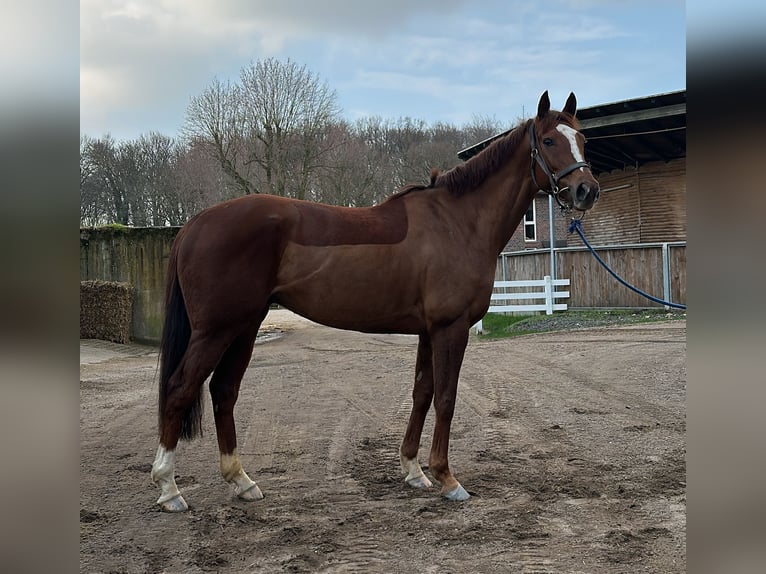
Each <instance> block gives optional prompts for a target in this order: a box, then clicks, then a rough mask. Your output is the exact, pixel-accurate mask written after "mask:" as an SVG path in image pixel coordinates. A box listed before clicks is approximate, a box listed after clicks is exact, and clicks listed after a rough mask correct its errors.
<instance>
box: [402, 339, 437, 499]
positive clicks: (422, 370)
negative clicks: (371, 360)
mask: <svg viewBox="0 0 766 574" xmlns="http://www.w3.org/2000/svg"><path fill="white" fill-rule="evenodd" d="M433 395H434V373H433V366H432V359H431V341H430V338H429V337H428V335H421V336H420V340H419V342H418V358H417V361H416V363H415V386H414V387H413V389H412V412H411V413H410V422H409V424H407V431H406V432H405V433H404V439H403V440H402V446H401V447H400V448H399V459H400V460H401V463H402V470H403V471H404V472H405V473H407V476H406V477H405V479H404V480H405V482H406V483H407V484H409V485H410V486H414V487H416V488H429V487H430V486H431V481H430V480H428V478H427V477H426V475H425V474H424V473H423V470H422V469H421V468H420V463H419V462H418V450H419V448H420V436H421V434H422V433H423V423H424V422H425V420H426V415H427V414H428V409H429V408H430V407H431V400H432V399H433Z"/></svg>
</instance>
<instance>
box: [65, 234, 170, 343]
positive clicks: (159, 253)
mask: <svg viewBox="0 0 766 574" xmlns="http://www.w3.org/2000/svg"><path fill="white" fill-rule="evenodd" d="M178 230H179V228H178V227H122V226H114V227H112V226H109V227H100V228H95V229H93V228H82V229H80V281H86V280H96V279H97V280H101V281H119V282H124V283H129V284H130V285H131V286H132V287H133V312H132V318H131V325H130V333H131V338H132V339H133V340H135V341H141V342H147V343H158V342H159V340H160V336H161V334H162V318H163V302H164V300H165V275H166V272H167V264H168V256H169V254H170V246H171V245H172V243H173V239H174V238H175V236H176V234H177V233H178Z"/></svg>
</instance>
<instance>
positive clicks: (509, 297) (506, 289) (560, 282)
mask: <svg viewBox="0 0 766 574" xmlns="http://www.w3.org/2000/svg"><path fill="white" fill-rule="evenodd" d="M568 285H569V279H551V276H550V275H546V276H545V277H544V278H543V279H538V280H528V281H495V286H494V290H493V293H492V296H491V297H490V306H489V309H487V313H516V312H528V311H545V314H546V315H552V314H553V312H554V311H566V309H567V304H566V303H556V299H566V298H568V297H569V291H558V290H557V289H556V287H566V286H568ZM530 287H531V288H538V289H539V288H540V287H542V291H529V288H530ZM516 289H527V290H526V291H517V290H516ZM541 299H542V300H543V302H542V303H539V302H538V301H539V300H541ZM501 301H502V302H503V304H502V305H500V304H498V303H499V302H501ZM510 301H516V302H515V303H509V302H510ZM524 301H529V302H528V303H524ZM473 328H474V329H475V330H476V332H477V333H481V332H483V330H484V327H483V325H482V320H481V319H479V321H478V322H477V323H476V324H475V325H474V326H473Z"/></svg>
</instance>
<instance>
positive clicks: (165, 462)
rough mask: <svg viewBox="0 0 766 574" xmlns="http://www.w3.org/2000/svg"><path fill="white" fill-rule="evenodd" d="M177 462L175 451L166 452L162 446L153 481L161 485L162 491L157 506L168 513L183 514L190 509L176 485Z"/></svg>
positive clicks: (153, 470)
mask: <svg viewBox="0 0 766 574" xmlns="http://www.w3.org/2000/svg"><path fill="white" fill-rule="evenodd" d="M175 460H176V453H175V451H174V450H166V449H165V447H164V446H162V445H160V446H159V447H158V448H157V455H156V456H155V457H154V464H153V465H152V480H153V481H154V482H156V483H157V484H158V485H159V487H160V491H161V494H160V497H159V498H158V499H157V504H159V505H160V506H161V507H162V509H163V510H167V511H168V512H182V511H184V510H186V509H187V508H188V506H187V504H186V501H185V500H184V499H183V497H182V496H181V493H180V492H179V490H178V486H177V485H176V479H175Z"/></svg>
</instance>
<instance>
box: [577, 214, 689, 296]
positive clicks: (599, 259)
mask: <svg viewBox="0 0 766 574" xmlns="http://www.w3.org/2000/svg"><path fill="white" fill-rule="evenodd" d="M573 231H576V232H577V235H579V236H580V239H582V241H583V243H585V246H586V247H587V248H588V249H589V250H590V252H591V253H593V257H595V258H596V261H598V262H599V263H601V265H602V266H603V268H604V269H606V270H607V271H609V274H610V275H611V276H612V277H614V278H615V279H617V281H619V282H620V283H622V284H623V285H625V287H627V288H628V289H630V290H631V291H635V292H636V293H638V294H639V295H643V296H644V297H646V298H647V299H649V300H650V301H654V302H655V303H660V304H661V305H667V306H668V307H675V308H676V309H686V305H681V304H680V303H671V302H670V301H663V300H662V299H658V298H657V297H654V296H652V295H649V293H646V292H645V291H641V289H638V288H637V287H634V286H633V285H630V284H628V283H627V282H626V281H625V280H624V279H623V278H622V277H620V276H619V275H617V273H615V272H614V271H612V270H611V269H610V268H609V265H607V264H606V263H604V260H603V259H601V257H599V256H598V253H596V250H595V249H593V247H591V245H590V243H588V240H587V239H585V234H583V231H582V220H581V219H572V223H570V224H569V233H572V232H573Z"/></svg>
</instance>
